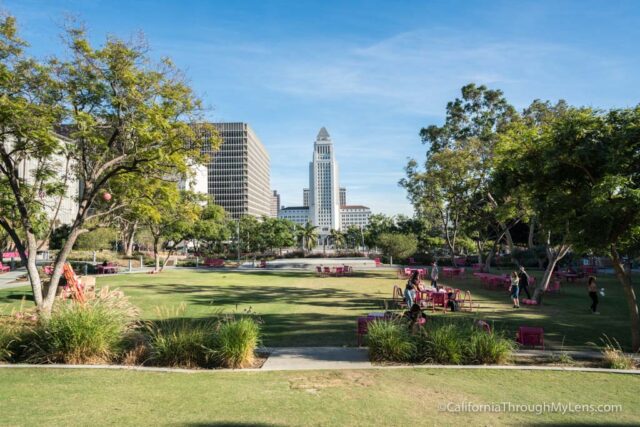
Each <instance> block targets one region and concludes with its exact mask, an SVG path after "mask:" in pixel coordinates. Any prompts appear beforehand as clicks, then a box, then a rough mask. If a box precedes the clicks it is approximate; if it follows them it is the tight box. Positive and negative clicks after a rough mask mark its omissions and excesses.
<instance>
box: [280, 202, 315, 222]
mask: <svg viewBox="0 0 640 427" xmlns="http://www.w3.org/2000/svg"><path fill="white" fill-rule="evenodd" d="M278 218H280V219H288V220H289V221H292V222H295V223H296V224H300V225H306V224H307V223H308V222H309V207H308V206H289V207H286V208H282V209H280V212H279V213H278Z"/></svg>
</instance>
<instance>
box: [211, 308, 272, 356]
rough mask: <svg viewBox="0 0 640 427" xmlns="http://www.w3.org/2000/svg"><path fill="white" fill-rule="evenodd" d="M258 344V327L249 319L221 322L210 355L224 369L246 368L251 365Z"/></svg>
mask: <svg viewBox="0 0 640 427" xmlns="http://www.w3.org/2000/svg"><path fill="white" fill-rule="evenodd" d="M259 342H260V327H259V326H258V323H257V322H256V321H255V320H254V319H252V318H251V317H242V318H240V319H230V320H223V321H221V323H220V324H219V328H218V331H217V337H216V340H215V344H214V347H213V351H212V353H211V355H212V356H213V357H214V360H215V361H216V362H217V363H218V364H219V365H220V366H223V367H225V368H234V369H235V368H246V367H249V366H251V365H252V364H253V362H254V357H255V352H256V348H257V346H258V344H259Z"/></svg>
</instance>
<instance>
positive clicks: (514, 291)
mask: <svg viewBox="0 0 640 427" xmlns="http://www.w3.org/2000/svg"><path fill="white" fill-rule="evenodd" d="M519 282H520V279H519V278H518V273H517V272H516V271H514V272H512V273H511V286H509V293H510V294H511V300H512V301H513V308H520V300H519V299H518V295H519V294H520V287H519V286H518V283H519Z"/></svg>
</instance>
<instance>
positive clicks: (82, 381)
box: [0, 369, 640, 426]
mask: <svg viewBox="0 0 640 427" xmlns="http://www.w3.org/2000/svg"><path fill="white" fill-rule="evenodd" d="M97 385H99V386H97ZM34 390H37V393H34ZM639 393H640V377H639V376H635V375H634V376H630V375H617V374H604V373H577V372H539V371H522V372H517V373H512V372H500V371H488V370H481V371H476V370H473V371H471V370H465V371H459V370H447V369H443V370H432V369H400V370H394V369H392V370H361V371H304V372H236V373H214V374H211V373H202V374H166V373H150V372H124V371H98V370H55V369H47V370H42V369H14V370H2V371H0V401H1V402H3V405H2V406H3V408H2V412H1V413H0V424H2V425H65V426H76V425H86V424H87V422H88V420H91V421H90V422H91V425H94V426H102V425H138V426H147V425H149V426H152V425H153V426H160V425H171V426H177V425H180V426H216V425H220V426H222V425H233V426H244V425H252V426H253V425H257V426H267V425H269V426H286V425H350V426H353V425H362V426H369V425H424V424H427V425H431V424H437V425H462V424H467V425H507V424H508V425H514V424H519V425H522V424H527V425H534V424H535V425H558V424H560V423H564V424H571V425H594V424H600V425H637V421H638V419H640V405H639V404H638V401H637V396H638V394H639ZM61 399H62V400H61ZM63 402H76V404H75V406H74V407H75V408H76V409H77V410H70V409H69V408H70V407H69V405H65V404H62V403H63ZM449 402H452V403H453V404H461V403H462V402H473V403H476V404H480V403H495V402H513V403H517V404H529V405H533V404H542V403H550V402H562V403H574V404H575V403H587V404H621V405H622V412H621V413H617V414H599V413H598V414H591V413H566V414H564V415H563V414H561V413H545V414H543V415H536V414H527V413H515V412H513V413H497V414H491V413H448V412H440V411H439V410H438V408H439V406H440V405H446V404H447V403H449ZM34 408H37V410H34Z"/></svg>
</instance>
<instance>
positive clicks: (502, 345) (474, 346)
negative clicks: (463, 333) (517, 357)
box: [465, 328, 514, 365]
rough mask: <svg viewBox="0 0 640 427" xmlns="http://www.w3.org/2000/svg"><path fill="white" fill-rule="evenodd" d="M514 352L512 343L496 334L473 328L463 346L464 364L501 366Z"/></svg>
mask: <svg viewBox="0 0 640 427" xmlns="http://www.w3.org/2000/svg"><path fill="white" fill-rule="evenodd" d="M513 350H514V343H513V342H512V341H510V340H508V339H506V338H505V337H504V336H503V335H502V334H500V333H497V332H491V333H487V332H486V331H483V330H479V329H477V328H474V329H473V330H472V332H471V337H470V339H469V341H468V343H467V345H466V346H465V363H469V364H476V363H477V364H482V365H487V364H501V363H505V362H507V361H508V360H509V359H510V357H511V354H512V352H513Z"/></svg>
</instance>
